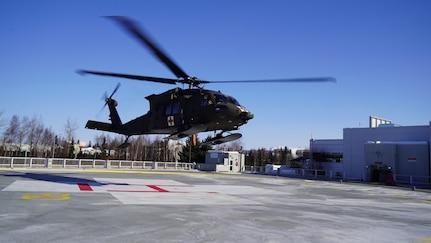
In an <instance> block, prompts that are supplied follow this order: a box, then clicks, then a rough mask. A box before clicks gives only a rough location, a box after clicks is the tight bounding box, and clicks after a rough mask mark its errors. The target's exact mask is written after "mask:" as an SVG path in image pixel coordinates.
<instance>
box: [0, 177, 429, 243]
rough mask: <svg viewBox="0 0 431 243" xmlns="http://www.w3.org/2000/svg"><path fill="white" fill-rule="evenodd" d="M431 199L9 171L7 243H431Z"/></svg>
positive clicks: (366, 190)
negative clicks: (239, 242) (84, 242)
mask: <svg viewBox="0 0 431 243" xmlns="http://www.w3.org/2000/svg"><path fill="white" fill-rule="evenodd" d="M430 202H431V194H430V193H428V192H425V191H413V190H406V189H398V188H390V187H381V186H370V185H360V184H349V183H342V184H341V183H336V182H324V181H304V180H299V179H289V178H282V177H278V178H277V177H270V176H259V175H219V174H202V173H170V174H168V173H165V174H162V173H157V174H152V173H139V172H136V173H132V172H130V171H129V172H128V173H122V172H116V173H112V171H111V172H110V173H105V172H97V173H96V172H88V171H87V172H76V171H75V172H71V171H67V170H66V171H55V170H22V171H15V170H14V171H12V170H3V171H1V175H0V203H1V205H2V206H1V207H0V242H83V241H86V242H88V241H89V242H233V241H242V242H371V241H373V242H430V239H431V230H430V229H431V204H430Z"/></svg>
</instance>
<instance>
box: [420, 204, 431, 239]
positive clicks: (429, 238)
mask: <svg viewBox="0 0 431 243" xmlns="http://www.w3.org/2000/svg"><path fill="white" fill-rule="evenodd" d="M421 202H424V203H428V204H431V200H421ZM429 239H431V238H429ZM430 243H431V241H430Z"/></svg>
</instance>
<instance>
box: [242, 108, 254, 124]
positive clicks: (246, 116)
mask: <svg viewBox="0 0 431 243" xmlns="http://www.w3.org/2000/svg"><path fill="white" fill-rule="evenodd" d="M240 110H241V114H240V117H241V119H243V120H244V121H248V120H250V119H253V117H254V115H253V113H251V112H250V111H248V110H247V109H245V108H244V107H240Z"/></svg>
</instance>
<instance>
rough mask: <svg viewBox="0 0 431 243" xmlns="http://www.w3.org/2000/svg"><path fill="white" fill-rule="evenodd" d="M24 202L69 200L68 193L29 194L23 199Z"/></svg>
mask: <svg viewBox="0 0 431 243" xmlns="http://www.w3.org/2000/svg"><path fill="white" fill-rule="evenodd" d="M21 198H22V199H24V200H69V199H70V194H67V193H28V194H25V195H23V196H22V197H21Z"/></svg>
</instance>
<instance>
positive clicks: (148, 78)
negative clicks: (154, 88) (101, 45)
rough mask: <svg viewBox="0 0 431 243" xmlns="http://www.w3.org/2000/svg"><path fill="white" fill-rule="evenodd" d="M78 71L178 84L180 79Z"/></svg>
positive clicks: (85, 71) (80, 72) (86, 71)
mask: <svg viewBox="0 0 431 243" xmlns="http://www.w3.org/2000/svg"><path fill="white" fill-rule="evenodd" d="M77 72H78V73H79V74H95V75H102V76H109V77H119V78H128V79H134V80H141V81H151V82H157V83H165V84H176V82H178V80H176V79H170V78H157V77H148V76H140V75H130V74H122V73H108V72H97V71H88V70H79V71H77Z"/></svg>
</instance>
